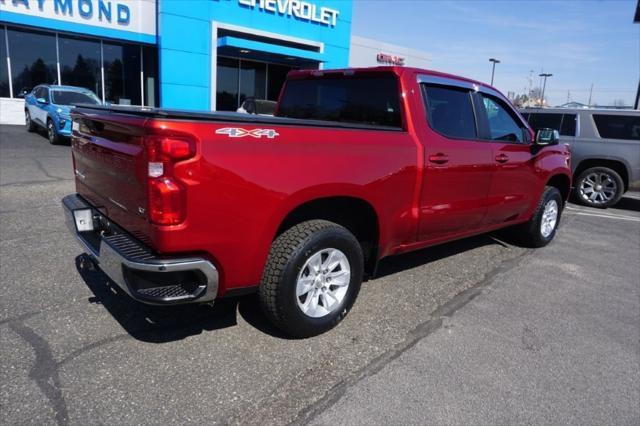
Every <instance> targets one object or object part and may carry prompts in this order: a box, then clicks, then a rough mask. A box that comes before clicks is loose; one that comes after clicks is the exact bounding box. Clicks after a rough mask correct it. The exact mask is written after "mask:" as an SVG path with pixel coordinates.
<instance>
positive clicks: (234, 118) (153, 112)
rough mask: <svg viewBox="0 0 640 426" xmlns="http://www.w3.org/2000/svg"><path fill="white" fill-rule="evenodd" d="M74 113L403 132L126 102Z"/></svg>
mask: <svg viewBox="0 0 640 426" xmlns="http://www.w3.org/2000/svg"><path fill="white" fill-rule="evenodd" d="M73 112H78V113H86V114H91V113H92V112H93V113H95V112H98V113H100V114H114V115H132V116H137V117H145V118H158V119H164V120H167V119H174V120H192V121H208V122H225V123H230V122H231V123H248V124H272V125H278V126H308V127H329V128H338V129H359V130H367V129H369V130H388V131H401V130H402V129H399V128H397V127H388V126H380V125H369V124H362V123H345V122H336V121H321V120H305V119H300V118H286V117H270V116H264V115H256V114H242V113H239V112H228V111H211V112H202V111H191V110H180V109H166V108H152V107H142V106H124V105H89V104H78V105H76V107H75V108H74V110H73Z"/></svg>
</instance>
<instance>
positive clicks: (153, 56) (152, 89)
mask: <svg viewBox="0 0 640 426" xmlns="http://www.w3.org/2000/svg"><path fill="white" fill-rule="evenodd" d="M157 52H158V51H157V49H156V48H155V46H143V47H142V69H143V70H144V83H143V84H144V87H143V89H144V105H146V106H151V107H155V106H158V105H160V102H159V99H158V53H157Z"/></svg>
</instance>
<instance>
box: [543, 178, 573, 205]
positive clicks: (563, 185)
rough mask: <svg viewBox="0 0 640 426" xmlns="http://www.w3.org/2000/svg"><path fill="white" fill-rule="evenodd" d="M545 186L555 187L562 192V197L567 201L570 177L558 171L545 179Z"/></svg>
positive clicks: (569, 192) (569, 190) (569, 191)
mask: <svg viewBox="0 0 640 426" xmlns="http://www.w3.org/2000/svg"><path fill="white" fill-rule="evenodd" d="M546 186H552V187H554V188H557V189H558V191H560V193H561V194H562V199H563V200H564V201H567V200H568V199H569V195H570V194H571V178H570V177H569V176H567V175H566V174H564V173H558V174H555V175H553V176H551V177H550V178H549V180H547V184H546Z"/></svg>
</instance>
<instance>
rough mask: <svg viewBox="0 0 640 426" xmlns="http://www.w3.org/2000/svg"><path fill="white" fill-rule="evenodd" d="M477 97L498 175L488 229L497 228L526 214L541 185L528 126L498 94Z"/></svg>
mask: <svg viewBox="0 0 640 426" xmlns="http://www.w3.org/2000/svg"><path fill="white" fill-rule="evenodd" d="M474 97H475V100H476V102H475V104H476V111H477V112H478V118H479V122H481V123H482V125H481V127H482V128H483V135H482V137H483V138H484V139H485V140H486V141H487V145H489V146H490V147H491V149H492V154H493V164H494V172H493V174H492V178H491V186H490V190H489V196H488V200H487V201H488V211H487V217H486V219H485V225H487V226H493V225H498V224H501V223H505V222H509V221H512V220H515V219H517V218H519V217H520V215H522V214H523V213H525V212H526V211H527V210H528V209H529V207H530V206H531V204H532V203H533V201H534V200H533V199H532V194H533V193H534V191H532V188H536V187H537V186H538V185H539V184H538V182H537V179H538V178H537V174H536V171H535V170H534V154H533V151H532V141H531V135H530V133H529V130H528V128H527V126H526V124H525V123H524V122H523V121H521V120H520V118H519V117H518V115H517V114H516V112H515V111H514V110H513V108H511V107H510V106H509V105H508V104H507V102H506V101H505V100H504V99H502V98H501V97H499V96H498V95H497V93H496V94H495V95H492V94H488V93H483V92H478V93H477V94H475V95H474Z"/></svg>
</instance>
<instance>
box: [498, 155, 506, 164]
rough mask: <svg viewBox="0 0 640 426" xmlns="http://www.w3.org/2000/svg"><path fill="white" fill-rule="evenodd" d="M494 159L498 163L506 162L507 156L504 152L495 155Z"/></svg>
mask: <svg viewBox="0 0 640 426" xmlns="http://www.w3.org/2000/svg"><path fill="white" fill-rule="evenodd" d="M496 161H497V162H498V163H506V162H507V161H509V156H508V155H506V154H499V155H496Z"/></svg>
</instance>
